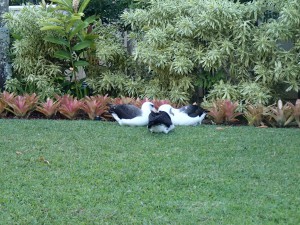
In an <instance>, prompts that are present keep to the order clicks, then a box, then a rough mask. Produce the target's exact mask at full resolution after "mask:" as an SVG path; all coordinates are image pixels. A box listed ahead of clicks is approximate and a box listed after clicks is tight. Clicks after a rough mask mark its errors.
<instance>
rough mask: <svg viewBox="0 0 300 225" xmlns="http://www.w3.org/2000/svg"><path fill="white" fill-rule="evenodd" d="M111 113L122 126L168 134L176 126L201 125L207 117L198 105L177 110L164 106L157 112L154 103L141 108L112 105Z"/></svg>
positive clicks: (145, 104) (128, 105) (146, 103)
mask: <svg viewBox="0 0 300 225" xmlns="http://www.w3.org/2000/svg"><path fill="white" fill-rule="evenodd" d="M109 112H110V113H111V115H112V117H113V118H114V119H115V120H116V121H117V122H118V123H119V125H121V126H124V125H127V126H147V127H148V129H149V131H150V132H155V133H166V134H167V133H169V132H170V131H171V130H173V129H174V128H175V126H176V125H186V126H196V125H198V124H201V123H202V120H203V119H204V118H205V116H206V111H205V110H204V109H202V108H201V107H199V106H197V105H187V106H183V107H181V108H179V109H176V108H173V107H172V106H171V105H169V104H163V105H161V106H160V107H159V108H158V110H156V108H155V107H154V104H153V103H152V102H144V103H143V104H142V107H141V108H138V107H137V106H135V105H132V104H120V105H111V106H110V110H109Z"/></svg>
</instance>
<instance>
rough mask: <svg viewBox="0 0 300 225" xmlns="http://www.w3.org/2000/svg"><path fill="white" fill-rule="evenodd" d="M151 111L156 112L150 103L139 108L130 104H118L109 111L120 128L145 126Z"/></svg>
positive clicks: (145, 103)
mask: <svg viewBox="0 0 300 225" xmlns="http://www.w3.org/2000/svg"><path fill="white" fill-rule="evenodd" d="M151 111H157V110H156V109H155V107H154V104H153V103H152V102H144V103H143V105H142V107H141V108H138V107H137V106H135V105H132V104H120V105H112V106H110V109H109V112H110V113H111V115H112V116H113V118H114V119H115V120H116V121H117V122H118V123H119V124H120V125H121V126H124V125H127V126H146V125H148V122H149V114H150V112H151Z"/></svg>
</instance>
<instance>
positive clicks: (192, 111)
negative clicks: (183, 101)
mask: <svg viewBox="0 0 300 225" xmlns="http://www.w3.org/2000/svg"><path fill="white" fill-rule="evenodd" d="M179 111H180V112H183V113H186V114H188V116H190V117H197V116H200V115H202V114H203V113H204V112H205V110H204V109H202V108H201V107H199V106H198V105H187V106H183V107H181V108H180V109H179Z"/></svg>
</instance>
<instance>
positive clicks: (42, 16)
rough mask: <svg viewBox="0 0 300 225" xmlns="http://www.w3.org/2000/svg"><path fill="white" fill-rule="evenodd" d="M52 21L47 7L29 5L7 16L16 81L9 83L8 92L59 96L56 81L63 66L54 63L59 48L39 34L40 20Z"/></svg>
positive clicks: (6, 21)
mask: <svg viewBox="0 0 300 225" xmlns="http://www.w3.org/2000/svg"><path fill="white" fill-rule="evenodd" d="M52 17H53V13H51V12H49V11H48V10H46V8H44V7H34V6H30V5H27V6H26V7H24V8H23V9H22V10H21V11H20V12H18V13H14V12H9V13H6V14H5V15H4V20H5V23H6V24H7V26H8V28H9V30H10V33H11V35H12V36H13V42H12V46H11V48H10V51H11V54H12V55H11V56H12V67H13V77H12V79H8V80H7V82H6V89H7V90H8V91H10V92H15V93H19V94H25V93H36V94H38V95H41V97H42V98H44V96H53V95H54V93H59V89H60V85H59V83H57V80H60V79H61V78H62V72H61V68H60V64H59V63H58V62H57V61H51V60H50V59H51V56H52V55H53V53H54V52H55V51H56V50H57V47H56V46H55V45H53V44H51V43H47V42H45V41H44V37H45V34H43V33H42V32H41V31H40V25H39V21H40V20H47V19H50V18H52Z"/></svg>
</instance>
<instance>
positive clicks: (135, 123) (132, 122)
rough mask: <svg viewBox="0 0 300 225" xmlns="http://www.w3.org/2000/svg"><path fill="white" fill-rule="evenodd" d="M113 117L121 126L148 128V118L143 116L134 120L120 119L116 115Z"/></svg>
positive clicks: (113, 114)
mask: <svg viewBox="0 0 300 225" xmlns="http://www.w3.org/2000/svg"><path fill="white" fill-rule="evenodd" d="M145 114H146V113H145ZM111 115H112V116H113V118H114V119H115V120H116V121H117V122H118V123H119V125H121V126H132V127H135V126H146V125H147V124H148V116H143V115H141V116H137V117H134V118H132V119H120V118H119V117H118V115H117V114H116V113H112V114H111Z"/></svg>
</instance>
